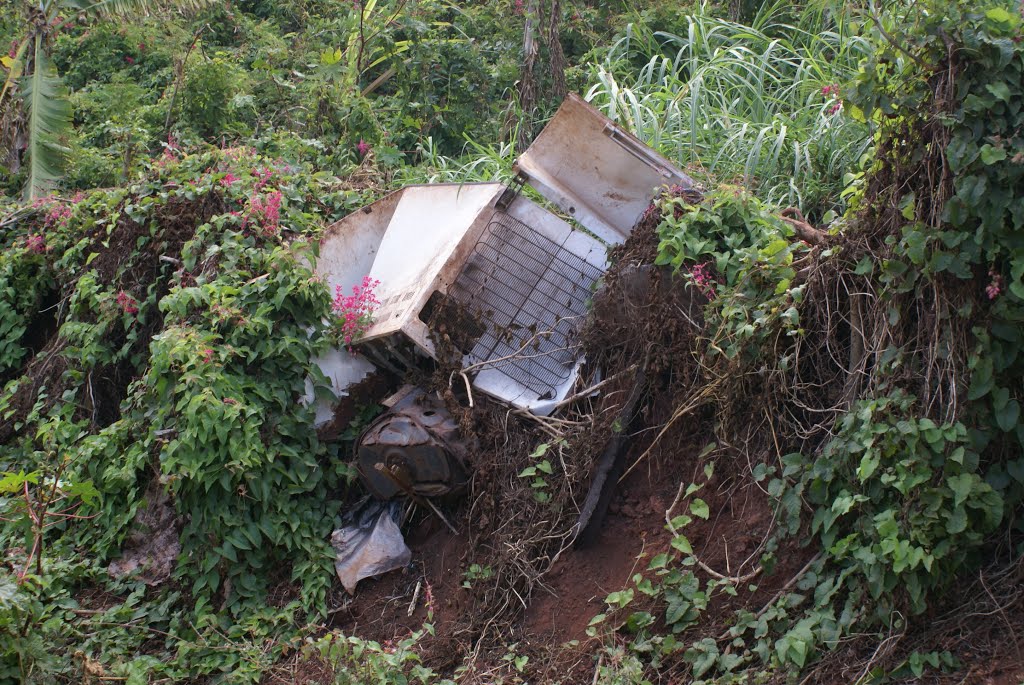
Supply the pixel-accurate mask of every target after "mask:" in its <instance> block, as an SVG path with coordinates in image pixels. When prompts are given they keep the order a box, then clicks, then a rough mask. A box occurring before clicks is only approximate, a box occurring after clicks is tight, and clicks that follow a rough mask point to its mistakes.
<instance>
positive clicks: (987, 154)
mask: <svg viewBox="0 0 1024 685" xmlns="http://www.w3.org/2000/svg"><path fill="white" fill-rule="evenodd" d="M1004 159H1006V149H1005V148H1002V147H995V146H992V145H988V144H986V145H982V146H981V161H982V162H983V163H984V164H986V165H992V164H995V163H996V162H1002V161H1003V160H1004Z"/></svg>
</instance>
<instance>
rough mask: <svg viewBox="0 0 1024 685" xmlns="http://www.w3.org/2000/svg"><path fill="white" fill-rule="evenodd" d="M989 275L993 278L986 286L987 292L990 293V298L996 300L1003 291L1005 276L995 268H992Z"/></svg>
mask: <svg viewBox="0 0 1024 685" xmlns="http://www.w3.org/2000/svg"><path fill="white" fill-rule="evenodd" d="M988 275H989V276H990V277H991V278H992V280H991V281H990V282H989V284H988V285H987V286H985V294H986V295H988V299H990V300H994V299H996V298H997V297H999V293H1001V292H1003V277H1002V275H1001V274H999V273H996V270H995V269H991V270H990V271H989V272H988Z"/></svg>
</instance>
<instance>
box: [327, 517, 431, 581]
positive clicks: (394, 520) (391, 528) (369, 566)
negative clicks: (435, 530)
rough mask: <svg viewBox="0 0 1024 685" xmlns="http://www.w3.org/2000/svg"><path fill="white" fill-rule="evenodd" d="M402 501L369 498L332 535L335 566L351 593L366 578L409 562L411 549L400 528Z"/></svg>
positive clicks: (406, 564)
mask: <svg viewBox="0 0 1024 685" xmlns="http://www.w3.org/2000/svg"><path fill="white" fill-rule="evenodd" d="M402 506H403V504H402V503H401V502H398V501H395V502H391V503H390V504H385V503H384V502H379V501H377V500H367V501H366V502H364V503H363V504H362V505H360V506H358V507H356V508H355V509H354V510H353V511H351V512H349V513H348V514H346V515H345V519H344V523H345V524H346V525H345V526H344V527H342V528H339V529H338V530H336V531H334V533H333V534H332V535H331V546H333V547H334V552H335V555H336V556H335V559H334V568H335V570H336V571H337V572H338V578H340V579H341V584H342V585H344V586H345V589H346V590H348V592H349V594H355V591H356V584H357V583H358V582H359V581H360V580H362V579H363V578H370V577H371V576H379V575H381V574H383V573H387V572H388V571H394V570H395V569H399V568H402V567H404V566H408V564H409V562H410V561H411V560H412V552H411V551H410V550H409V547H408V546H407V545H406V544H405V539H404V538H403V537H402V531H400V530H399V528H398V521H399V519H400V517H401V511H402Z"/></svg>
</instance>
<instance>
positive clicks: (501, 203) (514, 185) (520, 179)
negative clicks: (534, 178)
mask: <svg viewBox="0 0 1024 685" xmlns="http://www.w3.org/2000/svg"><path fill="white" fill-rule="evenodd" d="M528 180H530V179H529V177H528V176H527V175H526V174H524V173H523V172H521V171H520V172H519V173H517V174H516V176H515V178H513V179H512V180H511V181H510V182H509V184H508V187H506V188H505V190H504V191H502V193H501V195H500V196H499V197H498V201H497V202H495V203H494V206H495V207H497V208H498V209H500V210H502V211H505V210H507V209H508V208H509V206H510V205H511V204H512V202H513V201H514V200H515V199H516V198H517V197H519V194H520V193H522V192H523V186H524V185H526V182H527V181H528Z"/></svg>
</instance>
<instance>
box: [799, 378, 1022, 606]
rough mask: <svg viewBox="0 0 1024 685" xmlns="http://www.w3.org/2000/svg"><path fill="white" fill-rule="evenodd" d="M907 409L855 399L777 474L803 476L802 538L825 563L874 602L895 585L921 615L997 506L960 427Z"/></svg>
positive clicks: (896, 401)
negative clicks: (822, 436) (806, 519)
mask: <svg viewBox="0 0 1024 685" xmlns="http://www.w3.org/2000/svg"><path fill="white" fill-rule="evenodd" d="M914 404H915V403H914V398H912V397H907V396H904V395H901V394H895V395H894V396H892V397H881V398H877V399H870V400H862V401H860V402H859V403H857V404H856V405H854V407H853V408H852V409H851V411H850V413H849V414H847V415H846V416H845V417H843V419H842V420H841V422H840V423H839V425H838V426H837V431H836V434H835V437H834V438H833V439H832V440H831V441H830V442H829V443H828V444H827V445H826V446H825V448H824V449H823V450H822V453H821V456H820V457H818V458H817V459H816V460H815V461H814V462H813V464H811V465H810V468H806V467H805V466H804V465H803V464H802V457H801V456H800V455H790V456H789V457H786V458H785V459H784V460H783V461H784V463H786V465H787V468H786V470H785V471H784V475H788V474H791V473H793V474H795V473H800V472H801V471H802V472H803V475H802V480H801V486H800V488H799V490H800V491H802V492H803V493H804V495H805V497H806V498H807V501H808V502H809V503H810V504H811V505H812V506H814V508H815V509H814V517H813V520H812V522H811V532H812V533H814V534H816V535H818V536H819V538H820V541H821V546H822V548H823V549H825V550H828V553H829V555H830V556H831V558H832V559H833V560H834V561H835V562H836V563H837V564H839V565H840V566H841V567H844V568H849V569H853V570H854V571H855V572H856V573H857V574H859V575H861V576H863V579H864V581H866V583H865V589H866V590H868V592H870V594H871V595H872V597H873V598H874V599H876V600H877V599H879V598H880V597H882V596H883V595H890V594H894V593H895V591H896V590H897V588H901V589H905V590H906V592H907V593H908V596H909V599H910V601H911V605H912V607H913V609H914V610H915V611H922V610H923V609H924V608H925V601H924V600H925V597H926V594H927V592H928V591H929V590H931V589H933V588H935V587H942V586H945V585H947V584H948V583H950V582H951V581H952V580H953V579H954V578H955V576H956V571H957V570H959V569H960V568H963V567H964V566H965V564H966V562H967V561H968V560H969V558H970V556H971V555H972V552H974V551H975V550H977V549H978V548H979V547H980V546H981V545H982V544H983V543H984V541H985V539H986V537H987V535H988V534H989V533H991V532H992V531H994V530H995V529H996V527H997V526H998V525H999V523H1000V522H1001V520H1002V518H1003V509H1004V503H1003V498H1002V497H1001V496H1000V494H999V493H998V492H997V491H996V490H994V489H993V488H992V487H991V486H990V485H989V484H988V483H986V482H985V481H984V480H982V478H981V476H980V475H979V473H978V472H979V455H978V454H977V453H976V452H975V451H974V450H973V449H971V446H970V443H969V440H968V435H967V429H966V428H965V427H964V426H963V424H960V423H956V424H936V423H935V422H934V421H932V420H931V419H928V418H919V417H918V416H915V407H914ZM805 469H806V470H805ZM888 608H890V607H886V605H885V603H884V602H883V603H882V605H881V607H880V612H881V614H882V616H885V615H887V610H888Z"/></svg>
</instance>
